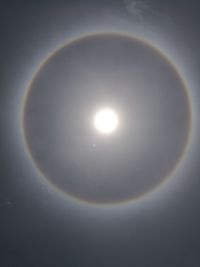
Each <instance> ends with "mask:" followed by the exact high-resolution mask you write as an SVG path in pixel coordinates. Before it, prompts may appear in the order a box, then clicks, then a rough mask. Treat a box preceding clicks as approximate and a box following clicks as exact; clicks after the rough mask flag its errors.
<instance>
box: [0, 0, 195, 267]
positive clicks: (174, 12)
mask: <svg viewBox="0 0 200 267" xmlns="http://www.w3.org/2000/svg"><path fill="white" fill-rule="evenodd" d="M137 3H138V2H137ZM0 22H1V23H0V32H1V35H0V36H1V41H0V48H1V49H0V63H1V65H0V70H1V75H0V77H1V79H0V101H1V103H0V121H1V138H0V148H1V149H0V170H1V176H0V177H1V178H0V266H2V267H25V266H28V267H43V266H48V267H49V266H50V267H51V266H53V267H54V266H56V267H64V266H70V267H79V266H81V267H90V266H91V267H93V266H95V267H114V266H115V267H133V266H136V267H160V266H162V267H169V266H170V267H171V266H172V267H188V266H189V267H199V266H200V253H199V248H200V228H199V225H200V213H199V210H200V194H199V191H200V167H199V156H200V155H199V151H200V150H199V149H200V145H199V144H200V142H199V138H198V133H199V123H198V120H197V118H198V117H199V114H200V111H199V110H198V109H199V108H198V106H199V104H200V103H199V102H200V89H199V84H200V78H199V77H200V51H199V47H200V31H199V28H200V4H199V1H194V0H192V1H180V0H179V1H178V0H176V1H162V0H161V1H158V0H157V1H150V0H149V1H142V2H140V1H139V4H137V5H135V4H134V1H133V2H130V1H82V2H81V1H80V2H79V1H71V2H70V1H68V2H67V1H26V2H25V1H18V2H16V3H12V2H11V1H5V2H3V1H2V2H1V6H0ZM107 25H109V26H110V25H111V26H112V27H115V28H116V29H118V28H120V27H121V26H122V27H123V28H124V27H127V28H130V27H131V28H132V30H133V31H134V29H135V28H137V29H138V28H142V29H143V30H144V31H149V32H151V33H152V39H153V38H154V37H153V35H154V33H155V35H156V36H160V38H161V39H162V43H165V44H166V47H169V50H171V51H174V54H173V55H172V56H171V57H172V58H174V60H175V61H176V59H178V61H179V64H178V65H180V62H182V65H181V66H180V67H181V68H182V69H183V70H184V73H185V75H186V76H187V79H188V81H189V84H190V90H191V93H192V95H193V101H192V105H193V109H194V111H195V114H194V115H195V120H194V124H193V126H194V129H195V134H194V138H193V140H192V145H191V148H190V155H189V157H188V160H187V161H186V160H185V162H184V166H182V171H180V174H181V175H179V177H178V178H177V179H176V178H175V179H172V180H171V181H170V185H169V186H168V187H167V189H163V191H162V192H161V193H159V192H158V193H156V194H157V195H156V196H154V197H152V198H149V199H148V200H144V201H143V202H142V203H138V204H136V205H134V204H132V205H131V204H130V205H129V206H124V207H123V206H120V207H118V208H117V207H115V208H109V209H100V208H97V207H95V206H85V205H81V204H78V203H75V202H73V201H71V200H68V199H66V198H63V197H61V196H60V195H59V194H58V193H56V192H54V191H53V190H52V189H51V188H50V187H48V186H47V185H46V184H45V183H44V182H43V180H41V178H40V177H39V175H38V173H37V172H36V171H35V169H34V168H33V166H32V165H31V163H30V161H29V160H28V159H27V155H26V152H25V150H24V147H23V143H22V141H21V130H20V128H19V126H20V125H19V107H20V103H21V98H22V96H23V93H24V91H25V87H26V85H27V83H28V81H29V80H30V79H31V77H32V74H33V71H34V70H35V69H36V67H37V66H38V64H40V63H41V61H42V60H43V59H44V57H45V56H47V55H48V54H49V52H50V51H52V50H54V49H55V48H56V47H58V46H59V45H60V44H61V43H62V41H64V40H66V39H68V38H69V37H71V36H73V35H74V34H75V35H77V34H80V33H82V32H83V33H85V32H87V30H88V28H93V29H94V28H95V27H96V28H98V29H99V28H106V26H107ZM130 25H131V26H130ZM158 39H159V38H158ZM156 41H157V40H156ZM156 41H155V43H156ZM175 52H177V54H176V53H175ZM183 63H184V64H183Z"/></svg>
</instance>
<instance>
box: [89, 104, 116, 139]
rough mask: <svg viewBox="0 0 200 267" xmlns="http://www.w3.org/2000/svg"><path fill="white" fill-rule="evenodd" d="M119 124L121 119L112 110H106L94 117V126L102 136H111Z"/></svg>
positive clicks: (98, 112) (100, 111)
mask: <svg viewBox="0 0 200 267" xmlns="http://www.w3.org/2000/svg"><path fill="white" fill-rule="evenodd" d="M118 124H119V118H118V116H117V114H116V112H115V111H114V110H112V109H110V108H104V109H101V110H99V111H97V113H96V114H95V116H94V126H95V128H96V130H97V131H98V132H100V133H102V134H111V133H113V132H114V131H116V129H117V127H118Z"/></svg>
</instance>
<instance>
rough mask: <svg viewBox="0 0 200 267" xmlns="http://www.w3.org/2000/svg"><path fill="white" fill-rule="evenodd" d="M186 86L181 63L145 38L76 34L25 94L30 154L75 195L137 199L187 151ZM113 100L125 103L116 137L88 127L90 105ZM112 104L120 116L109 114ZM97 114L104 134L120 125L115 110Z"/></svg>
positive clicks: (98, 200) (105, 201) (95, 200)
mask: <svg viewBox="0 0 200 267" xmlns="http://www.w3.org/2000/svg"><path fill="white" fill-rule="evenodd" d="M113 43H114V44H115V46H114V47H115V49H113ZM122 47H123V49H122ZM91 51H93V52H92V53H91ZM95 51H98V53H95ZM119 51H123V53H119ZM130 55H131V56H130ZM88 58H89V59H88ZM63 59H67V60H63ZM86 62H87V66H85V64H86ZM116 62H117V64H116ZM83 63H84V64H83ZM83 65H84V66H85V67H84V68H82V67H81V66H83ZM58 71H59V75H57V73H58ZM97 74H98V75H97ZM158 74H159V75H158ZM144 76H145V79H144ZM73 77H79V79H73ZM41 84H42V88H43V90H41ZM58 84H59V85H60V87H59V88H57V90H55V88H56V87H57V85H58ZM97 85H100V86H97ZM124 85H126V86H124ZM133 85H134V86H133ZM66 88H67V90H66ZM122 88H123V90H122ZM161 89H162V90H161ZM187 89H188V88H187V85H186V83H185V80H184V79H183V77H182V76H181V75H180V73H179V71H178V70H177V68H176V66H174V65H173V64H172V62H171V61H170V60H169V59H168V57H167V56H166V55H165V54H163V53H162V52H161V51H160V50H159V49H158V48H157V47H154V46H152V44H149V43H148V42H147V41H146V40H143V39H139V38H137V37H134V36H129V35H126V34H122V33H97V34H91V35H86V36H83V37H80V38H77V39H75V40H72V41H71V42H69V43H67V44H65V45H64V46H63V47H61V48H60V49H58V50H56V51H54V53H52V54H51V55H50V56H49V57H48V58H47V60H46V61H44V62H43V64H41V65H40V67H39V68H38V70H37V72H36V73H35V75H34V76H33V79H32V80H31V82H30V84H29V88H28V90H27V92H26V95H25V96H24V103H23V108H22V118H21V119H22V121H21V122H22V129H23V134H24V136H23V137H24V141H25V145H26V148H27V149H28V153H29V157H30V159H31V161H32V162H33V163H34V165H35V167H36V168H37V170H38V171H39V173H40V175H41V176H42V177H44V178H45V179H46V180H48V182H49V183H50V184H51V185H52V186H53V187H54V188H55V189H56V190H58V191H60V192H62V193H64V194H65V195H67V196H70V197H72V198H73V199H75V200H78V201H81V202H84V203H88V204H98V205H109V204H118V205H119V204H121V203H127V202H130V201H136V200H139V199H141V198H143V197H144V196H146V195H148V194H149V193H151V192H155V191H157V190H158V189H159V188H160V187H161V185H163V184H164V182H165V181H166V180H168V178H169V177H171V176H172V175H173V174H174V173H175V171H176V169H177V167H178V165H179V163H180V161H181V160H182V158H183V156H184V155H185V152H186V148H187V147H188V144H189V141H190V136H191V122H192V113H191V105H190V104H191V103H190V95H189V92H188V90H187ZM83 93H84V97H83ZM47 96H48V97H47ZM133 99H134V105H133ZM47 100H48V101H51V103H52V105H48V104H47ZM107 100H108V101H110V100H111V102H113V103H116V105H117V107H120V115H123V116H122V117H123V125H124V126H125V127H123V128H124V129H123V134H120V138H117V139H114V140H112V141H111V142H106V141H105V140H106V138H98V137H96V136H94V135H93V134H92V132H91V131H90V130H91V128H89V129H88V128H87V127H85V126H86V125H87V123H85V119H86V120H87V118H88V115H89V114H91V113H90V112H91V109H90V108H89V110H88V109H87V108H86V107H89V106H90V107H91V103H92V106H93V107H94V105H95V106H96V105H98V103H103V102H107ZM58 103H59V105H58ZM77 108H78V110H77ZM105 109H106V112H105ZM107 109H109V110H110V111H112V112H113V113H114V116H113V115H111V114H112V112H111V114H110V115H111V116H110V115H109V116H105V115H106V113H107V111H108V110H107ZM33 111H34V112H33ZM96 112H97V113H95V114H93V121H92V122H93V125H92V126H93V128H96V130H97V131H99V133H101V134H104V135H106V134H107V135H108V134H111V133H112V134H113V133H114V131H116V130H118V126H119V122H121V117H120V116H119V117H118V114H117V113H115V111H114V110H112V109H111V108H108V107H106V108H102V109H99V110H97V111H96ZM109 113H110V112H109ZM49 114H51V116H49ZM98 114H100V118H101V119H100V120H99V119H97V118H98V117H99V115H98ZM107 114H108V113H107ZM131 114H134V117H135V120H134V123H133V121H132V116H130V115H131ZM97 115H98V116H97ZM175 115H176V116H175ZM115 116H116V117H115ZM52 117H53V118H54V119H53V120H52ZM89 117H90V115H89ZM38 118H40V119H38ZM50 118H51V119H50ZM113 118H115V119H114V120H113ZM66 120H67V122H68V123H67V125H70V126H69V127H66ZM95 122H98V123H97V124H96V123H95ZM138 122H139V123H138ZM44 125H45V127H44ZM97 126H98V127H97ZM141 133H142V134H141ZM177 133H179V134H178V135H177ZM80 134H81V138H80ZM112 134H111V135H112ZM91 142H92V143H95V148H96V149H90V148H91ZM41 144H42V145H41ZM88 145H89V146H88ZM94 178H95V179H94Z"/></svg>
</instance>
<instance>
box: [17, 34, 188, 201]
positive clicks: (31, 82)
mask: <svg viewBox="0 0 200 267" xmlns="http://www.w3.org/2000/svg"><path fill="white" fill-rule="evenodd" d="M101 35H116V36H122V37H124V38H129V39H132V40H133V41H137V42H140V43H141V44H143V45H145V46H147V47H149V48H150V49H152V50H153V51H155V52H156V53H158V54H159V55H160V56H161V57H162V58H163V59H165V61H166V62H167V63H168V64H169V65H170V67H171V68H172V69H173V71H174V72H175V73H176V75H177V77H179V79H180V81H181V83H182V85H183V88H182V89H183V90H184V93H185V95H186V97H187V101H188V103H187V104H188V112H189V120H188V134H187V139H186V141H185V143H184V146H183V147H182V153H180V155H179V157H178V158H177V160H176V162H175V164H174V165H173V167H172V168H171V169H170V171H169V172H168V173H167V174H166V175H165V176H164V178H163V179H162V181H161V182H160V183H157V184H156V186H155V187H153V188H151V189H149V190H147V191H145V192H143V193H141V194H140V195H138V196H136V197H129V198H127V199H123V200H120V201H114V202H112V201H110V202H95V201H94V202H93V201H91V200H88V199H84V198H77V197H76V196H74V195H73V194H70V193H69V192H65V191H63V190H62V189H61V188H59V187H57V186H56V185H55V184H53V183H52V182H51V181H49V179H48V177H47V176H46V175H45V174H44V172H43V171H42V170H41V168H39V167H38V165H37V163H36V162H35V160H34V158H33V155H32V153H31V149H30V146H29V143H28V140H27V137H26V125H25V110H26V104H27V100H28V98H29V95H30V93H31V91H32V90H31V88H32V84H33V82H34V80H35V78H36V77H37V75H38V74H39V72H40V71H41V70H42V69H43V67H44V66H45V65H46V64H47V63H48V62H50V61H51V59H52V58H53V57H54V56H55V55H56V54H57V53H58V52H59V51H60V50H62V49H64V48H67V47H69V46H70V45H73V44H74V43H78V42H79V41H81V40H83V39H86V38H90V37H93V36H94V37H95V36H101ZM21 125H22V129H23V140H24V143H25V147H26V149H27V152H28V155H29V158H30V159H31V161H32V163H33V164H34V165H35V167H36V169H37V170H38V171H39V173H40V175H41V176H42V177H44V178H45V179H46V181H47V180H48V182H49V184H51V185H52V186H54V188H55V189H57V190H58V191H59V192H62V193H64V194H65V195H67V196H70V197H72V198H73V199H74V200H76V201H80V202H83V203H87V204H92V205H94V204H97V205H106V206H107V205H110V204H111V205H113V204H117V205H119V204H126V203H129V202H132V201H138V200H140V199H141V198H143V197H144V196H146V195H148V194H149V193H151V192H155V191H157V190H158V189H159V188H160V186H161V185H163V184H164V182H165V181H166V180H168V178H169V177H171V176H172V175H173V174H174V173H175V171H176V170H177V167H178V166H179V163H180V162H181V160H182V159H183V157H184V155H185V152H186V150H187V147H188V144H189V141H190V136H191V130H192V109H191V102H190V95H189V92H188V88H187V85H186V81H185V80H184V78H183V77H182V76H181V74H180V72H179V71H178V69H177V67H176V66H175V64H174V63H173V62H172V61H171V59H169V57H168V56H167V55H166V54H164V53H163V51H161V50H160V49H159V48H157V47H156V46H154V45H152V44H151V43H149V42H148V41H147V40H144V39H140V38H138V37H135V36H131V35H128V34H124V33H112V32H111V33H107V32H106V33H102V32H100V33H95V34H89V35H85V36H82V37H78V38H76V39H74V40H72V41H70V42H68V43H67V44H64V45H63V46H61V47H60V48H58V49H56V50H55V51H53V52H52V53H51V54H50V55H49V57H48V58H47V59H45V60H44V61H43V63H42V64H41V65H40V66H39V67H38V69H37V70H36V72H35V74H34V75H33V78H32V80H31V81H30V84H29V86H28V89H27V91H26V93H25V95H24V98H23V105H22V112H21Z"/></svg>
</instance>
